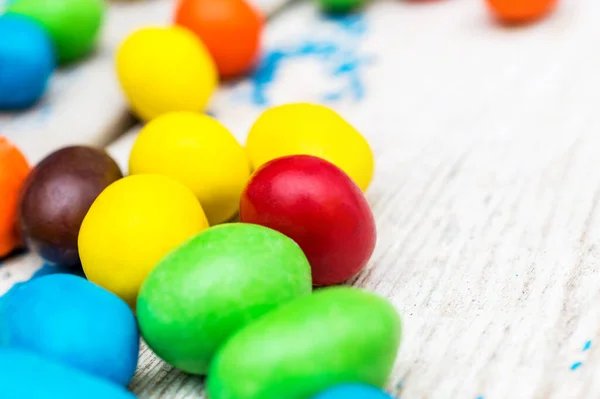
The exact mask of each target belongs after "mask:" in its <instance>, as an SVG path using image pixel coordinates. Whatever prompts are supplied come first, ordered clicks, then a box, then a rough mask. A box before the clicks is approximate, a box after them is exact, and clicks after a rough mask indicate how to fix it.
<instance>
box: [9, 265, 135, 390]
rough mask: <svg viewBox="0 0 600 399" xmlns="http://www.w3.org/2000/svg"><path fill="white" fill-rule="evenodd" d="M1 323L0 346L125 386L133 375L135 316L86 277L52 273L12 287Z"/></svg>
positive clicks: (115, 298) (125, 306) (123, 304)
mask: <svg viewBox="0 0 600 399" xmlns="http://www.w3.org/2000/svg"><path fill="white" fill-rule="evenodd" d="M0 323H1V325H0V348H18V349H23V350H27V351H30V352H32V353H36V354H38V355H40V356H43V357H45V358H48V359H51V360H53V361H55V362H58V363H62V364H65V365H67V366H70V367H73V368H77V369H79V370H81V371H84V372H87V373H90V374H93V375H95V376H97V377H99V378H104V379H107V380H109V381H112V382H113V383H116V384H119V385H123V386H125V385H127V384H129V382H130V381H131V379H132V378H133V374H134V373H135V369H136V367H137V360H138V352H139V333H138V329H137V323H136V320H135V316H134V315H133V312H132V311H131V309H130V308H129V306H127V305H126V304H125V302H123V301H122V300H121V299H120V298H118V297H117V296H116V295H114V294H112V293H110V292H108V291H106V290H105V289H103V288H101V287H99V286H97V285H96V284H93V283H91V282H89V281H87V280H86V279H84V278H81V277H77V276H73V275H68V274H52V275H47V276H42V277H39V278H36V279H34V280H31V281H28V282H26V283H23V284H20V285H18V286H15V287H14V288H13V289H11V290H10V291H9V292H8V293H7V294H6V295H5V296H4V297H2V298H0ZM0 397H2V396H1V395H0Z"/></svg>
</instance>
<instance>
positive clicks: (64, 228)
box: [19, 146, 123, 267]
mask: <svg viewBox="0 0 600 399" xmlns="http://www.w3.org/2000/svg"><path fill="white" fill-rule="evenodd" d="M122 177H123V175H122V174H121V170H120V169H119V166H118V165H117V163H116V162H115V161H114V160H113V159H112V158H111V157H110V156H109V155H108V154H107V153H106V152H105V151H103V150H100V149H96V148H92V147H84V146H73V147H66V148H63V149H60V150H58V151H55V152H53V153H52V154H50V155H48V156H47V157H46V158H44V159H43V160H42V161H41V162H40V163H39V164H38V165H37V166H36V167H35V169H34V170H33V172H32V173H31V174H30V175H29V177H28V178H27V180H26V182H25V184H24V185H23V189H22V191H23V192H22V196H21V201H20V205H19V219H20V222H21V231H22V232H23V235H24V237H25V239H26V242H27V244H28V245H29V246H30V247H31V248H33V249H34V250H35V251H36V252H38V253H39V254H40V255H41V257H42V258H44V259H46V260H47V261H48V262H50V263H55V264H60V265H61V266H67V267H72V266H76V265H79V254H78V252H77V236H78V234H79V228H80V227H81V222H82V221H83V218H84V217H85V215H86V213H87V211H88V210H89V208H90V206H91V205H92V202H94V200H95V199H96V197H97V196H98V195H99V194H100V193H101V192H102V191H103V190H104V189H105V188H106V187H107V186H108V185H110V184H111V183H113V182H115V181H116V180H118V179H120V178H122Z"/></svg>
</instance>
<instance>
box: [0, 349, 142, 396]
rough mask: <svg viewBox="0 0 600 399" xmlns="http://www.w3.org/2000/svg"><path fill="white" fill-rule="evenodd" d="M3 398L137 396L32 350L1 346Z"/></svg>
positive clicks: (0, 381)
mask: <svg viewBox="0 0 600 399" xmlns="http://www.w3.org/2000/svg"><path fill="white" fill-rule="evenodd" d="M0 387H2V388H1V390H2V391H1V392H2V399H25V398H35V399H56V398H60V399H82V398H85V399H107V398H110V399H135V396H134V395H133V394H132V393H130V392H128V391H126V390H125V389H124V388H122V387H120V386H118V385H114V384H111V383H110V382H108V381H106V380H103V379H100V378H97V377H94V376H93V375H90V374H87V373H84V372H81V371H79V370H76V369H73V368H70V367H66V366H64V365H62V364H59V363H54V362H52V361H51V360H49V359H44V358H42V357H39V356H37V355H35V354H33V353H30V352H26V351H21V350H16V349H0Z"/></svg>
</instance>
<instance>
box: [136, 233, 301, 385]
mask: <svg viewBox="0 0 600 399" xmlns="http://www.w3.org/2000/svg"><path fill="white" fill-rule="evenodd" d="M311 289H312V281H311V274H310V265H309V263H308V260H307V259H306V256H304V253H303V252H302V250H301V249H300V247H299V246H298V245H297V244H296V243H295V242H294V241H292V240H291V239H290V238H288V237H286V236H284V235H283V234H281V233H279V232H277V231H275V230H271V229H269V228H266V227H262V226H258V225H252V224H244V223H235V224H224V225H219V226H215V227H211V228H209V229H208V230H205V231H203V232H202V233H199V234H198V235H196V236H195V237H192V238H191V239H190V240H188V241H187V242H186V243H184V244H183V245H182V246H180V247H179V248H177V249H175V250H173V251H172V252H171V253H170V254H168V255H167V256H166V257H165V258H163V259H162V260H161V261H160V262H159V263H158V265H157V266H156V267H155V268H154V270H153V271H152V272H151V273H150V275H149V276H148V277H147V279H146V281H145V282H144V284H143V285H142V287H141V290H140V293H139V296H138V301H137V316H138V322H139V325H140V330H141V332H142V336H143V337H144V340H145V341H146V343H147V344H148V346H149V347H150V348H151V349H152V350H153V351H154V352H155V353H156V354H157V355H158V356H159V357H160V358H162V359H163V360H165V361H166V362H167V363H170V364H171V365H173V366H175V367H176V368H178V369H180V370H183V371H185V372H188V373H192V374H205V373H206V372H207V370H208V366H209V363H210V361H211V359H212V358H213V356H214V354H215V352H216V351H217V349H218V348H219V347H220V346H221V345H222V344H223V343H224V342H225V340H227V339H228V338H229V337H230V336H231V335H232V334H233V333H235V332H236V331H238V330H239V329H241V328H242V327H244V326H245V325H247V324H249V323H251V322H252V321H254V320H256V319H258V318H259V317H261V316H262V315H264V314H265V313H267V312H269V311H271V310H273V309H275V308H277V307H278V306H279V305H281V304H283V303H285V302H288V301H290V300H292V299H295V298H297V297H300V296H304V295H309V294H310V293H311Z"/></svg>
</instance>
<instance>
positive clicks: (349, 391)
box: [312, 384, 392, 399]
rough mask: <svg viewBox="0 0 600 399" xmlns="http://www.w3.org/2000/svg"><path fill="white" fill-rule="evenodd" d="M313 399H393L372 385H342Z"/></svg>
mask: <svg viewBox="0 0 600 399" xmlns="http://www.w3.org/2000/svg"><path fill="white" fill-rule="evenodd" d="M312 399H392V397H391V396H389V395H388V394H386V393H385V392H383V391H382V390H380V389H379V388H376V387H373V386H371V385H365V384H342V385H336V386H334V387H333V388H330V389H328V390H326V391H325V392H321V393H320V394H319V395H317V396H315V397H313V398H312Z"/></svg>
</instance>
